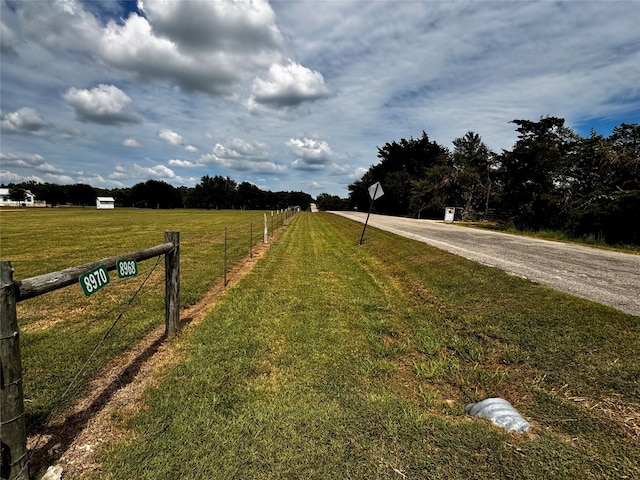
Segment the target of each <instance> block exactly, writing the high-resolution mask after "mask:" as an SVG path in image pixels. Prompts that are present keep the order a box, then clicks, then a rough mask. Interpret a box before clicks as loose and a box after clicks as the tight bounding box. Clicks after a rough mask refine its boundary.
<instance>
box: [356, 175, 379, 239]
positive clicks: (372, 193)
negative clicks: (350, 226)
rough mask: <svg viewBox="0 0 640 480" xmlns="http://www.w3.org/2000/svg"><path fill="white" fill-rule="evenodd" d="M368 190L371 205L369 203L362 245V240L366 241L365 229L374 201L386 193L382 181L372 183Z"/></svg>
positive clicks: (361, 237)
mask: <svg viewBox="0 0 640 480" xmlns="http://www.w3.org/2000/svg"><path fill="white" fill-rule="evenodd" d="M368 191H369V197H371V205H369V213H367V219H366V220H365V222H364V228H363V229H362V235H360V245H362V242H364V231H365V230H366V229H367V223H369V215H371V210H373V202H374V201H375V200H376V198H380V197H381V196H382V195H384V192H383V191H382V185H380V182H376V183H374V184H373V185H371V186H370V187H369V188H368Z"/></svg>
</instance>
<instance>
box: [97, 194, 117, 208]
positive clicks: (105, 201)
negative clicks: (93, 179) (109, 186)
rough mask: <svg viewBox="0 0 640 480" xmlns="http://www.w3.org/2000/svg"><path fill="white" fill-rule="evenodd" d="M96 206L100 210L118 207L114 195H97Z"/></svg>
mask: <svg viewBox="0 0 640 480" xmlns="http://www.w3.org/2000/svg"><path fill="white" fill-rule="evenodd" d="M96 208H97V209H98V210H104V209H110V208H111V209H113V208H116V200H115V199H114V198H113V197H97V198H96Z"/></svg>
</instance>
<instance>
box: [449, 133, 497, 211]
mask: <svg viewBox="0 0 640 480" xmlns="http://www.w3.org/2000/svg"><path fill="white" fill-rule="evenodd" d="M453 147H454V148H453V167H454V169H455V171H456V181H457V183H458V185H459V187H460V189H461V193H462V197H463V200H464V207H463V211H462V218H463V219H467V218H469V217H471V216H472V214H473V213H474V212H478V213H481V214H482V216H485V215H486V214H487V210H489V200H490V198H491V187H492V185H493V175H494V170H493V168H494V166H495V163H496V157H495V154H494V153H493V152H491V151H490V150H489V148H488V147H487V146H486V145H485V144H484V143H483V142H482V139H481V138H480V135H478V134H477V133H474V132H467V133H466V134H465V136H464V137H460V138H456V139H455V140H454V141H453Z"/></svg>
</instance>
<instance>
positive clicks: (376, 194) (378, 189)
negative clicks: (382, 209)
mask: <svg viewBox="0 0 640 480" xmlns="http://www.w3.org/2000/svg"><path fill="white" fill-rule="evenodd" d="M368 190H369V196H370V197H371V201H374V200H375V199H377V198H380V197H381V196H382V195H384V192H383V191H382V185H380V182H376V183H374V184H373V185H371V186H370V187H369V189H368Z"/></svg>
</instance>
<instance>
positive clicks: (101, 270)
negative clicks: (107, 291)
mask: <svg viewBox="0 0 640 480" xmlns="http://www.w3.org/2000/svg"><path fill="white" fill-rule="evenodd" d="M79 281H80V286H81V287H82V291H83V292H84V294H85V295H86V296H87V297H88V296H90V295H93V294H94V293H96V292H97V291H98V290H100V289H101V288H102V287H104V286H105V285H107V284H108V283H109V272H108V271H107V267H105V266H104V265H99V266H97V267H96V268H94V269H93V270H91V271H89V272H87V273H85V274H84V275H81V276H80V278H79Z"/></svg>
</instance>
